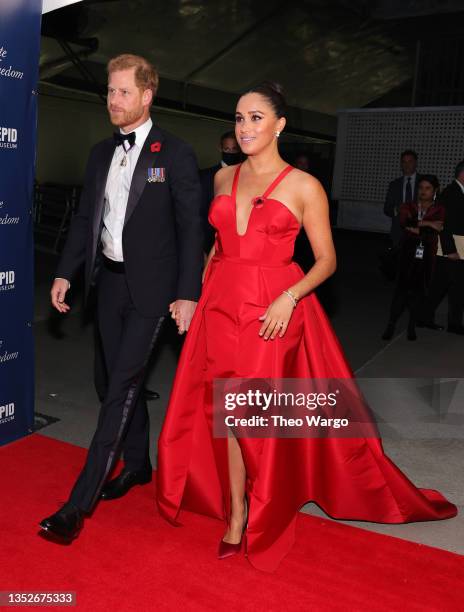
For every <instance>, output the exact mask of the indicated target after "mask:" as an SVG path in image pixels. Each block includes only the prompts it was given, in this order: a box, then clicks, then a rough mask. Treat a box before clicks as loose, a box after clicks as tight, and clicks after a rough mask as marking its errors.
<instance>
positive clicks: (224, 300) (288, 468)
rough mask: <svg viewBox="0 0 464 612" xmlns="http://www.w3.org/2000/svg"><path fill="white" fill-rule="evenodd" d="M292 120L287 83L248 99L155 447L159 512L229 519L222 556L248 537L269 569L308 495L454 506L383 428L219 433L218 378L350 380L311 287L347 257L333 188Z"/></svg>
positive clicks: (252, 554) (386, 514)
mask: <svg viewBox="0 0 464 612" xmlns="http://www.w3.org/2000/svg"><path fill="white" fill-rule="evenodd" d="M284 126H285V103H284V99H283V96H282V93H281V91H280V89H279V88H278V86H275V85H273V84H269V83H264V84H262V85H261V86H258V87H256V88H254V89H253V90H251V91H250V92H248V93H247V94H245V95H243V96H242V97H241V98H240V100H239V102H238V105H237V111H236V135H237V140H238V142H239V144H240V146H241V148H242V151H243V153H244V154H245V155H247V156H248V157H247V160H246V161H245V162H244V163H243V164H241V165H238V166H233V167H227V168H224V169H222V170H220V171H219V172H218V173H217V175H216V178H215V193H216V196H215V198H214V200H213V202H212V204H211V209H210V222H211V224H212V225H213V226H214V227H215V228H216V232H217V234H216V243H215V246H214V247H213V249H212V251H211V253H210V256H209V258H208V262H207V268H206V273H205V279H204V285H203V293H202V296H201V299H200V301H199V303H198V306H197V309H196V312H195V315H194V317H193V320H192V323H191V326H190V329H189V332H188V334H187V338H186V341H185V344H184V347H183V351H182V355H181V358H180V361H179V366H178V369H177V373H176V377H175V381H174V385H173V389H172V393H171V398H170V403H169V407H168V411H167V415H166V419H165V422H164V426H163V430H162V432H161V436H160V439H159V444H158V486H157V502H158V507H159V509H160V512H161V513H162V515H163V516H164V517H165V518H167V519H168V520H169V521H170V522H172V523H173V524H179V522H178V516H179V512H180V510H181V508H185V509H187V510H190V511H193V512H198V513H201V514H204V515H207V516H211V517H216V518H218V519H222V520H224V521H225V522H226V525H227V529H226V532H225V534H224V537H223V539H222V541H221V543H220V546H219V558H224V557H226V556H229V555H231V554H234V553H236V552H239V550H240V548H241V544H243V543H245V544H246V552H247V555H248V559H249V560H250V562H251V563H252V564H253V565H254V566H255V567H257V568H259V569H262V570H267V571H272V570H274V569H275V568H276V567H277V566H278V564H279V562H280V560H281V559H282V558H283V557H284V556H285V554H286V553H287V552H288V551H289V550H290V548H291V546H292V543H293V541H294V532H295V523H296V517H297V513H298V510H299V509H300V508H301V506H302V505H303V504H305V503H306V502H308V501H313V502H316V503H317V504H318V505H319V506H320V507H321V508H322V509H323V510H324V511H325V512H326V513H327V514H328V515H330V516H331V517H333V518H338V519H357V520H365V521H373V522H383V523H405V522H410V521H425V520H437V519H444V518H449V517H452V516H455V515H456V507H455V506H454V505H453V504H451V503H449V502H448V501H447V500H446V499H445V498H444V497H443V496H442V495H441V494H440V493H439V492H437V491H434V490H428V489H417V488H416V487H415V486H414V485H413V484H412V483H411V482H410V481H409V480H408V478H407V477H406V476H405V475H404V474H403V473H402V472H401V471H400V470H399V469H398V468H397V467H396V466H395V465H394V464H393V462H392V461H391V460H390V459H389V458H388V457H387V456H386V455H385V454H384V451H383V448H382V444H381V441H380V440H379V439H378V438H376V437H369V438H359V437H357V438H279V437H274V438H266V439H263V438H259V439H258V438H239V439H237V438H235V437H228V438H221V437H215V436H214V434H213V391H212V383H213V380H214V379H220V378H222V379H230V378H250V379H262V378H274V379H278V378H303V379H308V378H314V379H316V378H345V379H347V378H351V377H352V376H353V374H352V372H351V369H350V367H349V365H348V363H347V361H346V359H345V357H344V354H343V351H342V349H341V347H340V344H339V342H338V340H337V338H336V336H335V334H334V331H333V330H332V327H331V325H330V323H329V321H328V319H327V317H326V315H325V313H324V312H323V310H322V308H321V306H320V304H319V302H318V300H317V298H316V295H315V293H314V289H315V288H316V287H317V286H318V285H319V284H320V283H322V282H323V281H324V280H325V279H326V278H328V277H329V276H330V275H331V274H332V273H333V272H334V270H335V267H336V258H335V251H334V246H333V242H332V236H331V230H330V224H329V215H328V204H327V198H326V196H325V193H324V190H323V189H322V187H321V185H320V184H319V182H318V181H317V180H316V179H315V178H314V177H312V176H310V175H308V174H306V173H304V172H301V171H299V170H297V169H295V168H292V167H291V166H288V165H287V164H286V163H285V162H284V161H283V160H282V158H281V157H280V156H279V153H278V147H277V140H278V137H279V135H280V133H281V132H282V130H283V129H284ZM301 226H303V227H304V229H305V231H306V233H307V235H308V238H309V240H310V243H311V247H312V249H313V252H314V257H315V264H314V265H313V267H312V268H311V269H310V270H309V272H308V274H306V275H304V274H303V272H302V271H301V269H300V268H299V267H298V266H297V264H295V263H293V262H292V255H293V248H294V242H295V239H296V237H297V235H298V232H299V230H300V227H301ZM172 314H173V317H174V318H175V316H176V313H172ZM245 527H246V528H245Z"/></svg>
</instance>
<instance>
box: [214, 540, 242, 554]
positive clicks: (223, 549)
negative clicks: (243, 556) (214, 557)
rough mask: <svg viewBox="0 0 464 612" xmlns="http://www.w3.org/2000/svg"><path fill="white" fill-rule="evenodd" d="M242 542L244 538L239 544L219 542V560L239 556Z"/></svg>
mask: <svg viewBox="0 0 464 612" xmlns="http://www.w3.org/2000/svg"><path fill="white" fill-rule="evenodd" d="M242 542H243V537H242V539H241V540H240V542H239V543H238V544H229V542H224V540H221V541H220V542H219V549H218V559H227V557H232V556H233V555H237V554H238V553H239V552H240V551H241V549H242Z"/></svg>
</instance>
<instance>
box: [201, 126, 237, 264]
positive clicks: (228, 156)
mask: <svg viewBox="0 0 464 612" xmlns="http://www.w3.org/2000/svg"><path fill="white" fill-rule="evenodd" d="M219 151H220V153H221V161H220V162H219V163H218V164H215V165H214V166H211V167H210V168H203V170H200V182H201V187H202V190H203V206H202V218H203V232H204V243H203V250H204V252H205V253H206V254H208V253H209V252H210V250H211V247H212V246H213V243H214V229H213V228H212V227H211V225H210V224H209V223H208V213H209V205H210V204H211V201H212V200H213V197H214V177H215V175H216V172H217V171H218V170H220V169H221V168H225V167H226V166H233V165H234V164H238V163H239V162H240V161H241V159H242V156H241V154H240V147H239V146H238V142H237V139H236V137H235V132H233V131H229V132H225V133H224V134H223V135H222V136H221V140H220V142H219Z"/></svg>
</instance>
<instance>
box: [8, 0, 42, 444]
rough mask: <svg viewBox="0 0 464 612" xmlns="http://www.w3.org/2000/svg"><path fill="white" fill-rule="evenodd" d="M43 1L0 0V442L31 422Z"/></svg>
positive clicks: (18, 434) (23, 431)
mask: <svg viewBox="0 0 464 612" xmlns="http://www.w3.org/2000/svg"><path fill="white" fill-rule="evenodd" d="M41 13H42V0H0V445H1V444H5V443H7V442H10V441H11V440H15V439H16V438H19V437H21V436H23V435H25V434H27V433H28V432H29V431H30V430H31V428H32V425H33V420H34V345H33V327H32V324H33V236H32V229H33V228H32V202H33V188H34V166H35V150H36V122H37V94H36V87H37V79H38V64H39V51H40V23H41Z"/></svg>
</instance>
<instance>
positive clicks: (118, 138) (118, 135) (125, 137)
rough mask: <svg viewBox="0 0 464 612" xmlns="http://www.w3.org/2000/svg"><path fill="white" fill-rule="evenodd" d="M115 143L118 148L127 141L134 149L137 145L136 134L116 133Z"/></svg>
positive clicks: (114, 135)
mask: <svg viewBox="0 0 464 612" xmlns="http://www.w3.org/2000/svg"><path fill="white" fill-rule="evenodd" d="M113 138H114V142H115V143H116V146H119V145H122V144H124V141H125V140H127V142H128V143H129V146H130V147H132V146H133V145H134V143H135V132H130V134H121V132H114V134H113Z"/></svg>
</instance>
